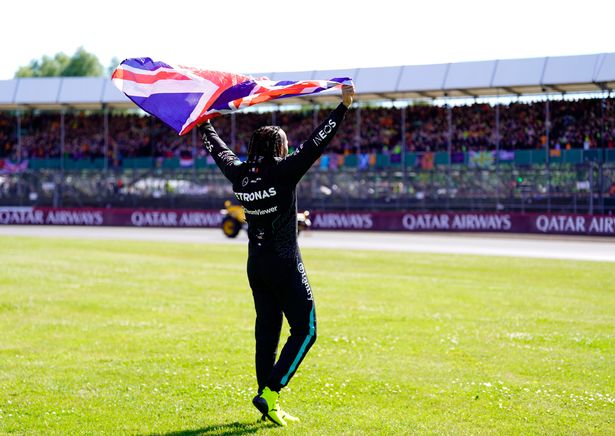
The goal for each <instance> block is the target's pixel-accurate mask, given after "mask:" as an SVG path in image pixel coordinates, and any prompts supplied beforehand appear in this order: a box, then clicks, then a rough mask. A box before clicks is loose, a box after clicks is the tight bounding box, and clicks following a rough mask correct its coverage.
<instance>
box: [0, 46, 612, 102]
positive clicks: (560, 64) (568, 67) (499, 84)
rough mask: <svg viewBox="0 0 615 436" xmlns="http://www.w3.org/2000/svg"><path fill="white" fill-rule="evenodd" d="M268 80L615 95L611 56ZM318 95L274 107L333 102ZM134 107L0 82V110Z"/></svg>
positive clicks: (423, 91) (395, 93)
mask: <svg viewBox="0 0 615 436" xmlns="http://www.w3.org/2000/svg"><path fill="white" fill-rule="evenodd" d="M254 75H255V76H262V75H265V76H268V77H270V78H271V79H273V80H303V79H330V78H333V77H344V76H349V77H352V78H353V79H354V82H355V86H356V89H357V94H358V99H361V100H376V99H388V100H394V99H414V98H439V97H445V96H450V97H481V96H495V95H525V94H540V93H548V92H556V93H569V92H590V91H598V90H602V89H608V90H611V89H613V88H615V53H601V54H592V55H579V56H558V57H544V58H529V59H507V60H492V61H478V62H459V63H448V64H434V65H405V66H397V67H378V68H354V69H348V70H318V71H295V72H286V73H279V72H272V73H258V74H254ZM337 99H338V97H335V96H331V95H318V96H312V97H303V98H290V99H283V100H278V102H279V104H312V103H327V102H333V101H336V100H337ZM102 105H107V106H108V107H111V108H127V107H134V106H133V104H132V103H131V102H130V100H128V98H126V96H124V94H122V93H121V92H120V91H119V90H118V89H117V88H116V87H115V86H114V85H113V83H112V82H111V80H110V79H108V78H104V77H63V78H55V77H54V78H36V79H34V78H22V79H13V80H0V110H10V109H17V108H38V109H60V108H62V107H64V108H74V109H96V108H101V107H102Z"/></svg>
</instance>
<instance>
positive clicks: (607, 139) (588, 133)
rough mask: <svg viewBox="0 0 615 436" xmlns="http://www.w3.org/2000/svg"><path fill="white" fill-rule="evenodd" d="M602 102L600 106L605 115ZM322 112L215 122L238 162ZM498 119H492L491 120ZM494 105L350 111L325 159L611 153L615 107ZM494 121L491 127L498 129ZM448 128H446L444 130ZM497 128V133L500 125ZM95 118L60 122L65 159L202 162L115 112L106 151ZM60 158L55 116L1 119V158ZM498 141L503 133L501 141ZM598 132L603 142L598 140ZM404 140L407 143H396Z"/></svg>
mask: <svg viewBox="0 0 615 436" xmlns="http://www.w3.org/2000/svg"><path fill="white" fill-rule="evenodd" d="M603 102H604V106H603ZM326 111H328V109H320V110H314V109H312V108H309V109H304V110H301V111H278V112H264V113H258V112H250V113H238V114H236V116H235V117H231V116H224V117H220V118H217V119H215V120H214V121H213V123H214V126H215V127H216V129H217V130H218V132H219V134H220V136H221V137H222V138H223V139H224V140H225V141H226V142H227V143H228V144H229V145H231V146H232V147H233V148H234V150H235V152H237V153H238V154H240V155H245V154H246V153H247V149H248V144H249V140H250V135H251V133H252V131H254V129H256V128H257V127H259V126H262V125H268V124H276V125H279V126H281V127H282V128H283V129H284V130H285V131H286V132H287V135H288V138H289V144H290V147H291V148H293V147H297V146H298V145H299V144H300V143H301V141H303V140H305V138H307V136H308V135H309V134H310V132H311V131H312V129H313V128H314V127H315V126H316V125H317V123H318V122H319V120H322V119H323V118H324V117H325V115H326ZM496 112H497V113H496ZM546 113H547V105H546V103H545V102H534V103H522V102H514V103H510V104H506V105H499V106H498V107H497V108H496V107H495V106H493V105H490V104H486V103H485V104H480V103H475V104H472V105H467V106H453V107H450V108H448V107H446V106H436V105H428V104H414V105H410V106H407V107H406V109H405V129H402V128H401V125H402V124H401V123H402V110H401V109H400V108H385V107H361V108H352V109H351V110H349V112H348V114H347V115H346V121H345V122H344V124H343V125H342V127H341V129H340V131H339V132H338V134H337V135H336V137H335V138H334V140H333V142H332V143H331V145H330V151H331V152H332V153H338V154H349V153H399V151H400V150H401V149H402V147H405V149H406V150H407V151H413V152H423V151H446V150H447V149H448V146H449V141H450V145H451V151H453V152H465V151H484V150H494V149H496V148H498V147H499V148H500V149H502V150H516V149H537V148H544V147H545V145H546V142H547V140H548V141H549V145H550V147H551V148H555V149H570V148H583V149H591V148H597V147H601V146H604V147H606V148H615V99H614V98H607V99H605V100H602V99H580V100H575V101H572V100H552V101H550V102H549V104H548V113H549V120H550V123H549V126H548V127H549V133H548V138H547V125H546V122H545V119H546ZM496 119H497V121H496ZM449 120H450V121H449ZM498 124H499V129H498V128H497V125H498ZM103 125H104V119H103V115H102V114H101V113H97V112H91V113H80V112H69V113H65V115H64V127H65V128H64V148H63V152H64V154H65V157H68V158H72V159H94V158H101V157H104V155H105V152H106V153H107V157H108V158H109V159H122V158H126V157H165V158H169V157H180V156H184V155H187V156H194V154H195V153H196V155H197V156H201V155H204V152H203V150H202V148H201V147H200V146H199V144H200V140H199V138H198V136H197V135H196V132H195V134H190V133H189V134H187V135H184V136H178V135H177V134H176V133H175V132H174V131H173V130H172V129H170V128H169V127H167V126H166V125H164V124H163V123H162V122H160V121H159V120H157V119H156V118H154V117H149V116H142V115H136V114H127V113H118V114H115V113H112V114H111V115H110V116H109V120H108V139H107V146H105V135H104V127H103ZM18 131H19V132H21V158H22V159H31V158H56V157H59V156H60V154H61V146H60V144H61V142H62V140H61V134H62V132H61V115H60V113H58V112H32V111H30V112H26V113H22V114H21V118H20V127H19V128H18V127H17V118H16V116H15V115H14V114H11V113H8V112H0V158H10V159H15V158H17V159H19V156H16V153H17V149H18V146H17V144H18V141H17V137H18ZM498 132H499V133H498ZM602 132H604V137H601V136H602ZM402 135H403V136H404V137H403V138H402Z"/></svg>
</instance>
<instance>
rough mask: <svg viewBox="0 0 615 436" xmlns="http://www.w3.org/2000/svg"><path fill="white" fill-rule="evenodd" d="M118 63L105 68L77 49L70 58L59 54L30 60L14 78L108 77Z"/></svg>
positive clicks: (96, 58)
mask: <svg viewBox="0 0 615 436" xmlns="http://www.w3.org/2000/svg"><path fill="white" fill-rule="evenodd" d="M119 63H120V61H119V60H118V59H117V58H115V57H114V58H113V59H112V60H111V64H110V65H109V66H108V67H107V69H106V70H105V68H104V67H103V65H102V64H101V62H100V61H99V60H98V57H97V56H96V55H95V54H93V53H90V52H88V51H87V50H85V49H84V48H83V47H79V48H78V49H77V50H76V51H75V53H74V54H73V55H72V56H68V55H67V54H66V53H63V52H59V53H56V54H55V55H54V56H48V55H44V56H42V57H41V58H40V59H32V60H31V61H30V63H29V64H28V65H23V66H21V67H19V68H18V69H17V72H15V77H16V78H19V77H102V76H105V75H107V76H110V75H111V73H112V72H113V70H115V68H116V67H117V66H118V64H119Z"/></svg>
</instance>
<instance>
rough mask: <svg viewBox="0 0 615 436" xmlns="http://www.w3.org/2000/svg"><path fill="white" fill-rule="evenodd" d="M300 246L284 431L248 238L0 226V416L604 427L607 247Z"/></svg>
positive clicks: (608, 362)
mask: <svg viewBox="0 0 615 436" xmlns="http://www.w3.org/2000/svg"><path fill="white" fill-rule="evenodd" d="M303 254H304V261H305V263H306V266H307V270H308V273H309V276H310V281H311V284H312V287H313V289H314V291H315V297H316V302H317V313H318V322H319V326H318V327H319V331H318V333H319V336H318V340H317V342H316V344H315V345H314V347H313V348H312V350H311V352H310V353H309V354H308V356H307V357H306V359H305V361H304V363H303V365H302V366H301V368H300V369H299V371H298V373H297V375H296V377H295V378H294V379H293V380H292V382H291V384H290V387H289V388H288V389H285V390H284V391H283V393H282V396H281V400H282V404H283V405H284V406H285V409H287V410H289V411H290V412H294V414H296V415H298V416H299V417H301V418H302V422H301V423H299V424H296V425H293V426H292V427H288V428H287V429H278V428H274V427H272V426H271V425H270V424H263V423H258V422H257V418H258V415H257V413H256V409H254V408H253V406H252V404H251V398H252V396H253V395H254V394H255V377H254V371H253V348H254V339H253V323H254V309H253V306H252V297H251V294H250V292H249V289H248V285H247V280H246V277H245V260H246V254H245V248H244V247H238V246H214V245H196V244H192V245H186V244H183V245H182V244H173V243H147V242H113V241H84V240H69V239H65V240H62V239H31V238H6V237H5V238H0V334H1V337H2V339H1V341H0V433H12V432H16V433H20V434H21V433H27V434H70V435H74V434H171V435H197V434H225V435H227V434H250V433H259V434H269V433H271V434H278V433H287V434H293V435H294V434H317V435H320V434H415V433H431V434H434V433H437V434H441V433H449V434H450V433H452V434H520V433H521V434H528V433H534V434H535V433H540V434H571V433H576V434H579V433H583V434H585V433H596V434H614V433H615V337H614V336H615V264H613V263H610V264H609V263H595V262H578V261H555V260H532V259H518V258H504V257H502V258H498V257H474V256H451V255H425V254H401V253H383V252H359V251H356V252H342V251H332V250H304V253H303Z"/></svg>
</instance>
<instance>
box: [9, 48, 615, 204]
mask: <svg viewBox="0 0 615 436" xmlns="http://www.w3.org/2000/svg"><path fill="white" fill-rule="evenodd" d="M257 75H261V74H257ZM265 75H267V76H269V77H271V78H272V79H274V80H276V79H284V80H297V79H327V78H330V77H341V76H350V77H353V78H354V80H355V84H356V87H357V91H358V98H357V100H358V103H357V104H356V105H355V107H354V109H352V110H351V111H350V113H349V114H348V116H347V120H346V122H345V124H344V128H343V129H342V131H340V132H339V134H338V136H337V137H336V138H335V141H334V143H333V144H332V145H331V147H330V152H329V153H328V154H327V155H325V156H323V157H322V158H321V160H320V161H319V162H318V163H317V166H318V168H317V169H316V170H315V171H313V172H312V173H311V175H310V177H309V178H308V179H306V180H305V182H303V183H302V185H301V187H300V189H301V191H302V192H301V196H300V198H301V200H302V201H303V204H302V206H303V207H309V208H319V209H362V208H369V209H408V210H414V209H421V210H434V209H438V210H441V209H444V210H458V209H461V210H512V211H522V212H524V211H528V210H529V211H532V210H535V211H542V210H547V211H551V210H560V211H566V212H575V213H576V212H589V213H594V212H601V213H608V212H612V211H613V210H615V101H614V99H613V96H612V89H613V85H614V84H615V53H607V54H596V55H583V56H566V57H551V58H535V59H514V60H493V61H481V62H463V63H454V64H439V65H420V66H400V67H382V68H358V69H352V70H329V71H303V72H292V73H270V74H265ZM334 101H336V98H335V97H333V96H330V95H317V96H313V97H311V98H292V99H285V100H280V101H279V102H278V103H279V104H278V105H272V106H269V107H267V108H265V110H261V111H259V112H256V111H251V112H245V113H239V114H233V115H232V116H227V117H223V118H220V119H218V120H216V121H215V125H216V127H217V129H218V130H219V132H220V133H221V136H222V137H223V138H225V139H226V140H227V142H228V143H229V144H230V145H231V146H232V147H233V148H234V149H235V151H236V152H237V153H238V154H239V155H240V156H241V155H244V154H245V153H246V151H247V141H248V139H249V135H250V133H251V132H252V130H253V129H254V128H255V127H256V126H259V125H263V124H278V125H281V126H282V127H283V128H284V129H285V130H286V131H287V132H289V141H290V145H291V147H292V146H296V145H298V143H299V142H300V141H301V139H302V138H304V137H305V136H307V134H308V133H309V131H310V130H311V129H312V128H313V127H314V126H315V125H316V124H317V123H318V120H319V118H320V117H321V113H322V111H326V110H328V106H330V105H331V104H332V102H334ZM128 109H134V106H133V104H132V103H131V102H130V101H129V100H128V99H127V98H126V97H125V96H124V95H123V94H122V93H120V92H119V91H118V90H117V89H116V88H115V87H114V86H113V84H112V83H111V82H110V80H108V79H105V78H48V79H15V80H7V81H0V159H4V160H3V162H4V176H2V179H1V184H0V205H53V206H56V207H58V206H97V205H104V206H131V207H137V206H147V207H182V208H183V207H185V208H199V207H211V208H216V207H219V205H220V204H221V202H222V200H223V199H224V198H227V197H228V196H230V194H231V193H230V191H229V188H228V187H227V186H226V185H225V184H223V183H221V181H220V179H219V177H220V176H219V174H218V173H217V171H216V170H215V169H214V168H213V162H212V161H211V160H208V158H207V156H206V155H205V154H204V153H203V151H202V150H201V149H200V147H199V141H198V138H197V137H196V132H193V134H189V135H186V136H185V137H178V136H177V135H176V134H175V133H174V132H173V131H172V130H171V129H169V128H167V127H166V126H164V125H163V124H162V123H160V122H159V121H158V120H156V119H154V118H152V117H147V116H143V114H139V113H135V111H134V110H132V111H127V110H128Z"/></svg>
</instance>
